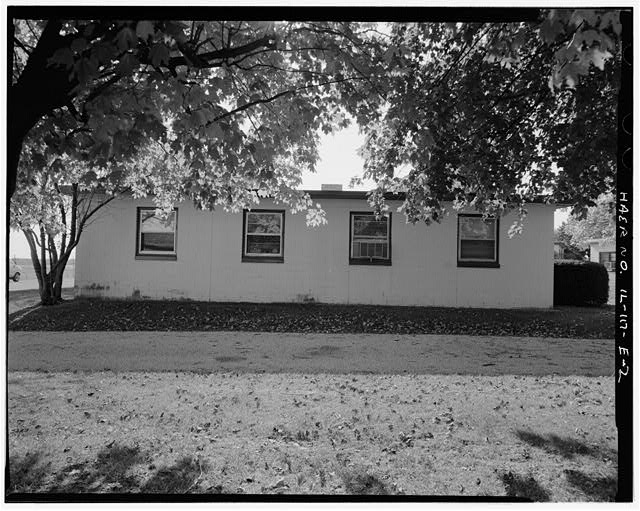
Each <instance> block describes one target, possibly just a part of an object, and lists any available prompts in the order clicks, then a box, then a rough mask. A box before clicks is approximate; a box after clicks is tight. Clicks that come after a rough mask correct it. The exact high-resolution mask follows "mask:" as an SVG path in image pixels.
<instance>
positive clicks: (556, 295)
mask: <svg viewBox="0 0 640 511" xmlns="http://www.w3.org/2000/svg"><path fill="white" fill-rule="evenodd" d="M608 299H609V274H608V273H607V269H606V268H605V267H604V265H603V264H599V263H594V262H591V261H577V260H572V259H559V260H556V261H554V267H553V304H554V305H597V306H600V305H604V304H605V303H607V300H608Z"/></svg>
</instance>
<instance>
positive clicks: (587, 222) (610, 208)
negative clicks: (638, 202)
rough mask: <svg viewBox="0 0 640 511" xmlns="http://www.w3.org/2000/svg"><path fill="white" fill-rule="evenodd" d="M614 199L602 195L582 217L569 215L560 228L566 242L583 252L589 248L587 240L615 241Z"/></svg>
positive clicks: (611, 196)
mask: <svg viewBox="0 0 640 511" xmlns="http://www.w3.org/2000/svg"><path fill="white" fill-rule="evenodd" d="M615 207H616V203H615V199H614V196H613V195H612V194H603V195H601V196H600V197H598V199H597V201H596V205H595V206H593V207H590V208H588V209H587V211H586V214H585V215H584V217H582V218H580V217H578V216H574V215H571V216H569V218H568V219H567V221H565V222H563V223H562V225H561V226H560V228H559V230H560V229H561V230H562V232H563V233H565V238H566V239H568V241H569V242H570V243H571V244H572V245H574V246H576V247H578V248H580V249H581V250H585V249H587V248H589V240H593V239H601V240H604V241H615V237H616V216H615Z"/></svg>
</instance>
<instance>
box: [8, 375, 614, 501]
mask: <svg viewBox="0 0 640 511" xmlns="http://www.w3.org/2000/svg"><path fill="white" fill-rule="evenodd" d="M8 427H9V435H8V438H9V455H10V471H11V478H10V483H9V486H8V491H9V492H16V491H17V492H60V491H63V492H140V491H142V492H145V493H153V492H156V491H160V492H169V493H171V492H175V493H184V492H187V493H191V492H208V493H221V492H222V493H234V494H235V493H262V494H264V493H287V494H288V493H292V494H296V493H324V494H344V493H352V494H421V495H481V496H482V495H484V496H487V495H491V496H492V495H507V496H512V497H525V498H530V499H532V500H539V501H547V500H550V501H590V500H597V501H601V500H611V499H612V498H613V496H614V495H615V489H616V462H617V452H616V450H615V448H616V428H615V421H614V380H613V378H611V377H576V376H570V377H560V376H541V377H535V376H469V375H467V376H457V375H449V376H443V375H439V376H430V375H328V374H313V375H303V374H286V373H285V374H252V373H244V374H237V373H231V372H217V373H213V374H194V373H175V374H174V373H131V372H125V373H114V372H92V373H82V372H77V373H71V372H64V373H39V372H10V373H9V375H8Z"/></svg>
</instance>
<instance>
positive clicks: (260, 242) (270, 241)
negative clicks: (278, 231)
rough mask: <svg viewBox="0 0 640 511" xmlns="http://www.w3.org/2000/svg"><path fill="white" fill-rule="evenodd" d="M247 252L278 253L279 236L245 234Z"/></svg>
mask: <svg viewBox="0 0 640 511" xmlns="http://www.w3.org/2000/svg"><path fill="white" fill-rule="evenodd" d="M247 254H271V255H280V236H254V235H251V234H248V235H247Z"/></svg>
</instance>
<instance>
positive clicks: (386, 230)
mask: <svg viewBox="0 0 640 511" xmlns="http://www.w3.org/2000/svg"><path fill="white" fill-rule="evenodd" d="M349 245H350V247H349V264H380V265H391V213H389V215H388V216H381V217H380V218H378V219H376V216H375V215H374V214H373V213H353V212H352V213H351V219H350V225H349Z"/></svg>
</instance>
